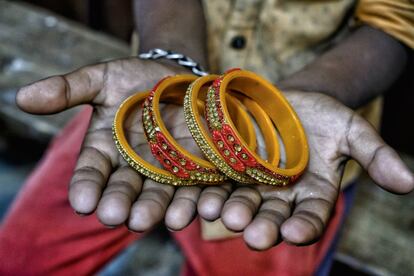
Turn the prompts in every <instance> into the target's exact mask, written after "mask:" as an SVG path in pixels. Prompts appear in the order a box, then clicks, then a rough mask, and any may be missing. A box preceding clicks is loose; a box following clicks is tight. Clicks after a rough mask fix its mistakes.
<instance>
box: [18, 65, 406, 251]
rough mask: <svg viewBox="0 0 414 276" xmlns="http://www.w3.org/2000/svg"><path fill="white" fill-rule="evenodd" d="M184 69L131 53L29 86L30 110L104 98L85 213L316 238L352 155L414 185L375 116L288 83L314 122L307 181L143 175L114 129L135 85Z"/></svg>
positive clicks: (81, 202)
mask: <svg viewBox="0 0 414 276" xmlns="http://www.w3.org/2000/svg"><path fill="white" fill-rule="evenodd" d="M179 73H185V72H183V71H182V69H179V68H176V67H173V66H166V65H162V64H159V63H156V62H151V61H142V60H138V59H125V60H117V61H113V62H108V63H104V64H99V65H94V66H88V67H85V68H82V69H80V70H78V71H75V72H73V73H70V74H67V75H63V76H55V77H51V78H48V79H45V80H42V81H39V82H36V83H34V84H32V85H29V86H26V87H24V88H22V89H21V90H20V91H19V93H18V95H17V103H18V105H19V107H21V108H22V109H23V110H24V111H27V112H30V113H35V114H50V113H56V112H60V111H63V110H65V109H68V108H71V107H73V106H75V105H79V104H90V105H92V107H93V108H94V111H93V115H92V119H91V123H90V126H89V129H88V131H87V135H86V136H85V140H84V144H83V146H82V149H81V152H80V155H79V160H78V163H77V165H76V169H75V172H74V175H73V178H72V181H71V185H70V189H69V199H70V202H71V204H72V206H73V208H74V209H75V210H76V211H77V212H78V213H81V214H90V213H92V212H93V211H95V210H97V215H98V217H99V219H100V220H101V222H102V223H103V224H105V225H108V226H115V225H120V224H123V223H126V224H127V226H128V227H129V228H130V229H131V230H133V231H145V230H149V229H150V228H152V227H153V226H154V225H155V224H157V223H158V222H160V221H161V220H162V219H163V218H164V217H165V223H166V225H167V227H169V228H171V229H174V230H179V229H182V228H184V227H185V226H186V225H188V224H189V223H190V222H191V221H192V219H193V218H194V217H195V215H196V211H197V209H198V212H199V214H200V215H201V217H203V218H205V219H208V220H215V219H217V218H219V217H221V218H222V220H223V222H224V224H225V225H226V227H228V228H229V229H233V230H235V231H244V232H243V233H244V239H245V241H246V243H247V244H248V245H249V246H251V247H252V248H255V249H259V250H263V249H266V248H269V247H271V246H273V245H274V244H275V243H277V241H278V240H281V239H284V240H286V241H288V242H290V243H293V244H309V243H311V242H313V241H315V240H317V239H318V238H319V237H320V236H321V235H322V233H323V231H324V229H325V226H326V224H327V222H328V220H329V217H330V213H331V211H332V208H333V206H334V204H335V202H336V198H337V196H338V193H339V189H340V180H341V176H342V172H343V167H344V164H345V162H346V160H348V159H349V158H352V159H355V160H357V161H358V162H359V163H360V164H361V165H362V166H363V167H364V168H365V169H366V170H367V171H368V173H369V174H370V176H371V177H372V178H373V179H374V180H375V181H376V182H377V183H378V184H379V185H380V186H382V187H383V188H385V189H387V190H389V191H391V192H395V193H408V192H409V191H411V190H412V189H413V187H414V178H413V176H412V174H411V173H410V171H409V170H408V169H407V168H406V166H405V165H404V163H403V162H402V161H401V159H400V158H399V157H398V155H397V154H396V153H395V151H394V150H393V149H391V148H390V147H389V146H387V145H386V144H385V143H384V142H383V141H382V139H381V138H380V137H379V135H378V134H377V133H376V132H375V130H374V129H373V128H372V126H370V125H369V123H367V122H366V121H365V120H364V119H362V118H361V117H359V116H358V115H356V113H354V112H353V111H352V110H350V109H348V108H347V107H345V106H343V105H342V104H341V103H339V102H337V101H335V100H334V99H332V98H330V97H327V96H324V95H321V94H317V93H308V92H288V93H286V96H287V97H288V100H289V101H290V102H291V104H292V105H293V107H294V108H295V110H296V111H297V113H298V115H299V117H300V118H301V121H302V123H303V125H304V127H305V130H306V133H307V137H308V141H309V148H310V163H309V166H308V168H307V171H306V172H305V173H304V175H303V176H302V177H301V178H300V180H299V182H298V183H296V184H294V185H292V186H290V187H286V188H279V187H270V186H263V185H258V186H253V185H251V186H237V185H233V186H231V185H230V184H225V185H221V186H214V187H207V188H205V189H204V190H202V188H201V187H196V186H194V187H181V188H174V187H172V186H168V185H163V184H159V183H156V182H154V181H151V180H149V179H143V178H142V176H141V175H139V174H138V173H137V172H135V171H134V170H133V169H131V168H129V167H128V166H127V164H126V163H125V162H124V161H123V160H122V158H121V157H120V155H119V153H118V151H117V149H116V148H115V145H114V142H113V140H112V132H111V126H112V121H113V118H114V115H115V112H116V110H117V108H118V107H119V105H120V103H121V102H122V101H123V100H124V99H126V98H127V97H128V96H130V95H131V94H132V93H135V92H136V91H145V90H148V89H150V88H151V87H152V86H153V85H154V84H155V83H156V82H157V81H158V80H159V79H161V78H162V77H165V76H167V75H175V74H179ZM163 108H164V110H163V112H162V113H163V114H164V116H165V122H166V126H167V127H168V128H169V129H170V130H171V132H172V134H173V136H174V137H176V138H177V140H179V142H180V143H181V144H183V145H184V146H185V147H186V148H188V149H191V150H195V149H196V147H195V144H194V142H193V141H192V139H191V137H190V134H189V132H188V130H187V128H186V126H185V123H184V119H183V115H182V110H181V109H180V108H178V107H177V106H175V105H167V106H165V107H163ZM139 120H140V118H139V116H136V117H135V118H133V119H130V120H127V122H128V123H127V125H126V128H127V129H128V135H129V140H130V143H131V145H132V146H133V147H134V148H135V149H136V150H137V151H138V152H139V154H140V155H143V156H144V158H152V157H151V155H150V153H149V150H148V149H146V139H145V137H144V136H143V132H142V129H141V127H140V125H141V123H140V121H139ZM197 205H198V206H197Z"/></svg>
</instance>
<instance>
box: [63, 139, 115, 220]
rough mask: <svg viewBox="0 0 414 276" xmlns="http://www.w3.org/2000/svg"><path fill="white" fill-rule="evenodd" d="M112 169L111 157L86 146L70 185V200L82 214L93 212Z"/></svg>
mask: <svg viewBox="0 0 414 276" xmlns="http://www.w3.org/2000/svg"><path fill="white" fill-rule="evenodd" d="M111 170H112V164H111V161H110V159H109V158H108V157H107V155H105V154H104V153H103V152H102V151H100V150H98V149H96V148H93V147H88V146H84V147H83V148H82V150H81V153H80V155H79V159H78V162H77V164H76V168H75V171H74V174H73V177H72V180H71V183H70V185H69V202H70V204H71V205H72V207H73V209H74V210H75V211H76V212H78V213H80V214H90V213H92V212H93V211H94V210H95V208H96V206H97V204H98V201H99V199H100V197H101V193H102V190H103V188H104V186H105V185H106V181H107V179H108V176H109V174H110V172H111Z"/></svg>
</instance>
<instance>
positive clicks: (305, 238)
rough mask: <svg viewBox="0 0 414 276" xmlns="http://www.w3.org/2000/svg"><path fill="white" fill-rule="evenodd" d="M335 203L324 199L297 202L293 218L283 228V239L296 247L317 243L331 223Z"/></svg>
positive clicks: (308, 199)
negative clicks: (329, 222)
mask: <svg viewBox="0 0 414 276" xmlns="http://www.w3.org/2000/svg"><path fill="white" fill-rule="evenodd" d="M333 207H334V201H328V200H326V199H323V198H305V199H303V200H302V201H300V202H297V204H296V207H295V209H294V211H293V214H292V216H291V217H290V218H289V219H287V220H286V221H285V222H284V223H283V224H282V227H281V234H282V236H283V239H284V240H285V241H286V242H288V243H291V244H295V245H307V244H310V243H313V242H315V241H317V240H318V239H319V238H320V237H321V236H322V233H323V232H324V230H325V227H326V225H327V223H328V221H329V218H330V215H331V212H332V209H333Z"/></svg>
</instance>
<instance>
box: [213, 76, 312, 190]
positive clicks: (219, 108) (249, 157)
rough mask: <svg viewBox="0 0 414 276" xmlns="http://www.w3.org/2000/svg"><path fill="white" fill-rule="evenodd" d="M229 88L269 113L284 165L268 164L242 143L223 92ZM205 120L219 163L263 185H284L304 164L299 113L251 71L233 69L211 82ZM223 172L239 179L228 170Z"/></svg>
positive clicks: (305, 150)
mask: <svg viewBox="0 0 414 276" xmlns="http://www.w3.org/2000/svg"><path fill="white" fill-rule="evenodd" d="M229 90H235V91H237V92H238V93H242V94H244V95H245V96H247V97H249V98H251V99H252V100H254V101H255V102H257V103H258V104H259V105H260V107H261V108H262V109H263V110H264V111H265V112H266V113H267V114H268V115H269V117H270V118H271V120H272V122H273V123H274V125H275V126H276V128H277V130H278V132H279V134H280V136H281V139H282V141H283V144H284V148H285V152H286V164H285V168H280V167H278V166H274V165H272V164H269V162H267V161H266V160H263V159H262V158H261V157H260V156H259V155H257V154H256V153H255V152H254V151H252V150H251V149H249V147H248V145H246V144H245V142H244V141H243V139H242V137H240V134H239V133H238V132H237V130H236V128H235V126H234V124H233V122H232V121H231V119H230V117H229V114H228V109H227V103H226V96H225V95H226V93H227V91H229ZM206 119H207V125H208V127H209V131H210V135H211V136H212V137H213V142H214V144H213V145H212V146H214V147H215V148H216V149H217V150H218V152H219V153H220V154H219V155H218V157H219V159H220V160H221V161H220V162H221V163H223V161H224V162H226V163H227V164H228V165H229V166H230V167H231V168H232V169H233V170H234V171H236V172H238V175H239V174H241V173H245V174H247V175H249V176H250V177H252V178H254V179H255V180H256V181H258V182H260V183H263V184H269V185H287V184H289V183H293V182H294V181H296V179H297V178H298V177H299V176H300V175H301V173H302V172H303V171H304V169H305V168H306V166H307V163H308V159H309V150H308V144H307V140H306V135H305V131H304V129H303V127H302V125H301V123H300V121H299V118H298V116H297V115H296V113H295V111H294V110H293V108H292V107H291V106H290V104H289V103H288V101H287V100H286V99H285V98H284V96H283V95H282V93H281V92H280V91H279V90H278V89H277V88H275V87H274V86H273V85H272V84H270V83H269V82H267V81H266V80H264V79H262V78H261V77H259V76H257V75H256V74H254V73H252V72H248V71H243V70H240V69H233V70H230V71H228V72H227V73H226V74H224V75H223V76H222V77H220V78H218V79H216V80H215V81H214V83H213V85H212V86H211V87H210V88H209V90H208V93H207V100H206ZM216 158H217V157H216ZM230 158H233V159H230ZM234 159H236V160H234ZM233 161H234V162H233ZM219 169H222V168H221V167H219ZM223 172H224V173H225V174H226V175H228V176H229V177H231V178H234V179H236V180H238V178H239V177H237V178H235V177H234V173H231V174H229V173H228V170H223Z"/></svg>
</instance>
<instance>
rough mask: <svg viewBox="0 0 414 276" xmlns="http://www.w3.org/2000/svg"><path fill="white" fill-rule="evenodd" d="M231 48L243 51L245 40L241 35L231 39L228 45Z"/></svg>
mask: <svg viewBox="0 0 414 276" xmlns="http://www.w3.org/2000/svg"><path fill="white" fill-rule="evenodd" d="M230 45H231V47H233V48H234V49H238V50H240V49H243V48H244V47H245V46H246V38H245V37H244V36H242V35H238V36H235V37H233V39H232V40H231V43H230Z"/></svg>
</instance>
